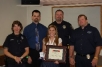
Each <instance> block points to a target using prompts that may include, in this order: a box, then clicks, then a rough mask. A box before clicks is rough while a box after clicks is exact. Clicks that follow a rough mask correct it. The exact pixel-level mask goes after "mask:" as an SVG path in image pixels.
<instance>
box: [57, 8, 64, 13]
mask: <svg viewBox="0 0 102 67" xmlns="http://www.w3.org/2000/svg"><path fill="white" fill-rule="evenodd" d="M58 11H60V12H62V13H63V14H64V12H63V11H62V10H61V9H58V10H56V12H58ZM56 12H55V14H56Z"/></svg>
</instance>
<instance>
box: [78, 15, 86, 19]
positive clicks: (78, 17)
mask: <svg viewBox="0 0 102 67" xmlns="http://www.w3.org/2000/svg"><path fill="white" fill-rule="evenodd" d="M82 16H84V18H85V20H87V16H86V15H84V14H80V15H79V16H78V20H79V18H80V17H82Z"/></svg>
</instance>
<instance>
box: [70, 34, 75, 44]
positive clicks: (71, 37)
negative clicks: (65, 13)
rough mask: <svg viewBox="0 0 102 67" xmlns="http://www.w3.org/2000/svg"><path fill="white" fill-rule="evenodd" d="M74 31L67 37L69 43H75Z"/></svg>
mask: <svg viewBox="0 0 102 67" xmlns="http://www.w3.org/2000/svg"><path fill="white" fill-rule="evenodd" d="M75 36H76V35H75V32H74V33H72V35H71V36H70V39H69V45H72V46H73V45H75Z"/></svg>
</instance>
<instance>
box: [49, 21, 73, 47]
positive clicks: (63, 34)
mask: <svg viewBox="0 0 102 67" xmlns="http://www.w3.org/2000/svg"><path fill="white" fill-rule="evenodd" d="M50 25H55V26H56V27H57V30H58V36H59V37H60V38H61V39H62V45H63V46H67V45H68V44H69V38H70V35H71V34H72V31H73V29H72V25H71V24H70V23H69V22H66V21H62V22H61V24H57V22H56V21H54V22H53V23H51V24H50Z"/></svg>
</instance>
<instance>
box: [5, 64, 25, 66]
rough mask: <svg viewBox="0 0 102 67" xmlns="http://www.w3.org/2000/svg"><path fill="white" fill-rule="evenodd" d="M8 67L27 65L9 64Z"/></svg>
mask: <svg viewBox="0 0 102 67" xmlns="http://www.w3.org/2000/svg"><path fill="white" fill-rule="evenodd" d="M7 67H26V66H25V64H8V66H7Z"/></svg>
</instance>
